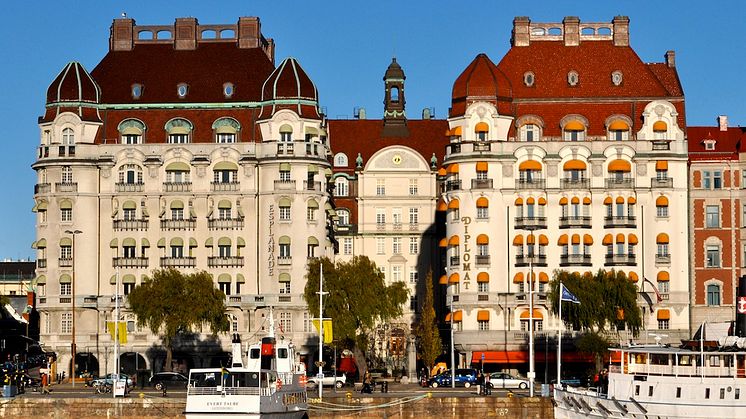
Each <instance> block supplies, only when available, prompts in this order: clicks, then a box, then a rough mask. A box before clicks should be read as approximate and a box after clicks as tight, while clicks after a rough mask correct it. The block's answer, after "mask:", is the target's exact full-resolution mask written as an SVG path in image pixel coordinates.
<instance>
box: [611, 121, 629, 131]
mask: <svg viewBox="0 0 746 419" xmlns="http://www.w3.org/2000/svg"><path fill="white" fill-rule="evenodd" d="M627 130H629V125H627V123H626V122H624V121H623V120H621V119H617V120H615V121H614V122H612V123H611V124H609V131H627Z"/></svg>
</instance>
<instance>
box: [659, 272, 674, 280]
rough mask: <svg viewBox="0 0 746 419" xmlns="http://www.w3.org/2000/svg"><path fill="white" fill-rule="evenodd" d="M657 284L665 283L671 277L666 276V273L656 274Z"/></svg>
mask: <svg viewBox="0 0 746 419" xmlns="http://www.w3.org/2000/svg"><path fill="white" fill-rule="evenodd" d="M656 279H657V280H658V281H659V282H665V281H670V280H671V277H670V276H669V274H668V271H660V272H658V277H657V278H656Z"/></svg>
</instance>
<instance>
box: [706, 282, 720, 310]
mask: <svg viewBox="0 0 746 419" xmlns="http://www.w3.org/2000/svg"><path fill="white" fill-rule="evenodd" d="M707 305H708V306H719V305H720V285H717V284H710V285H708V286H707Z"/></svg>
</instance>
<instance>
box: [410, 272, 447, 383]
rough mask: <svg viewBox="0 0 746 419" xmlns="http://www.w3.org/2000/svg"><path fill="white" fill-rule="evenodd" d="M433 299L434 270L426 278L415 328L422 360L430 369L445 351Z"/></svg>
mask: <svg viewBox="0 0 746 419" xmlns="http://www.w3.org/2000/svg"><path fill="white" fill-rule="evenodd" d="M434 303H435V302H434V300H433V272H432V271H430V272H428V273H427V277H426V278H425V295H424V300H423V302H422V312H421V313H420V319H419V321H418V322H417V327H416V328H415V335H416V336H417V346H418V349H419V351H420V357H421V358H422V362H424V363H425V366H426V367H427V370H428V371H430V370H432V368H433V365H435V359H436V358H437V357H438V356H439V355H440V354H441V353H442V352H443V344H442V342H441V341H440V332H439V331H438V323H437V320H436V318H435V304H434Z"/></svg>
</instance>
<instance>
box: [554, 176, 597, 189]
mask: <svg viewBox="0 0 746 419" xmlns="http://www.w3.org/2000/svg"><path fill="white" fill-rule="evenodd" d="M590 187H591V180H590V179H571V178H565V179H560V188H562V189H590Z"/></svg>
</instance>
